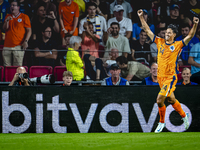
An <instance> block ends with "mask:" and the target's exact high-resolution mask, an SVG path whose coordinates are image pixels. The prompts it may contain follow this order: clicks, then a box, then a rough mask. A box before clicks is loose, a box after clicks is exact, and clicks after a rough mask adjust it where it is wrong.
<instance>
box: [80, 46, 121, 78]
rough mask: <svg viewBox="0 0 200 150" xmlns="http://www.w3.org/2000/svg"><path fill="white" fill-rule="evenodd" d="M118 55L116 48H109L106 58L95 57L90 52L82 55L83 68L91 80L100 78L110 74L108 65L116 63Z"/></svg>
mask: <svg viewBox="0 0 200 150" xmlns="http://www.w3.org/2000/svg"><path fill="white" fill-rule="evenodd" d="M118 56H119V51H118V49H117V48H111V52H110V53H109V57H108V58H96V57H94V56H91V55H90V54H86V55H84V62H85V70H86V73H87V75H88V77H89V78H90V79H92V80H102V79H104V78H106V77H107V76H110V75H111V73H110V66H111V65H112V64H114V63H116V58H117V57H118Z"/></svg>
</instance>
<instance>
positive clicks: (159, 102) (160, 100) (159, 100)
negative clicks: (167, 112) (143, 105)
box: [156, 98, 163, 107]
mask: <svg viewBox="0 0 200 150" xmlns="http://www.w3.org/2000/svg"><path fill="white" fill-rule="evenodd" d="M156 103H157V104H158V106H159V107H160V106H161V105H162V104H163V101H162V99H160V98H157V100H156Z"/></svg>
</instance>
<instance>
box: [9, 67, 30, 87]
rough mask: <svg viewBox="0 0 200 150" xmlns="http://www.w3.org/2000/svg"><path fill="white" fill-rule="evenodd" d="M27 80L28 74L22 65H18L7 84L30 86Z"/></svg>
mask: <svg viewBox="0 0 200 150" xmlns="http://www.w3.org/2000/svg"><path fill="white" fill-rule="evenodd" d="M30 84H31V83H30V82H29V81H28V74H27V72H26V69H25V68H24V67H18V68H17V71H16V73H15V75H14V77H13V79H12V81H11V82H10V84H9V85H8V86H30Z"/></svg>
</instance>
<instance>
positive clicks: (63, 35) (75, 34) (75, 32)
mask: <svg viewBox="0 0 200 150" xmlns="http://www.w3.org/2000/svg"><path fill="white" fill-rule="evenodd" d="M65 29H66V30H67V31H68V32H70V31H71V30H70V29H68V28H67V27H65ZM60 34H61V37H62V38H64V37H65V33H64V31H62V30H61V32H60ZM73 36H78V28H76V29H75V31H74V34H73Z"/></svg>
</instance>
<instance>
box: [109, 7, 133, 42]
mask: <svg viewBox="0 0 200 150" xmlns="http://www.w3.org/2000/svg"><path fill="white" fill-rule="evenodd" d="M113 12H114V16H115V17H114V18H111V19H109V20H108V28H110V24H111V23H112V22H118V23H119V25H120V31H119V34H121V35H123V36H125V37H127V38H128V39H129V38H130V37H131V33H132V21H131V19H129V18H126V17H123V12H124V8H123V7H122V5H115V7H114V10H113Z"/></svg>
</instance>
